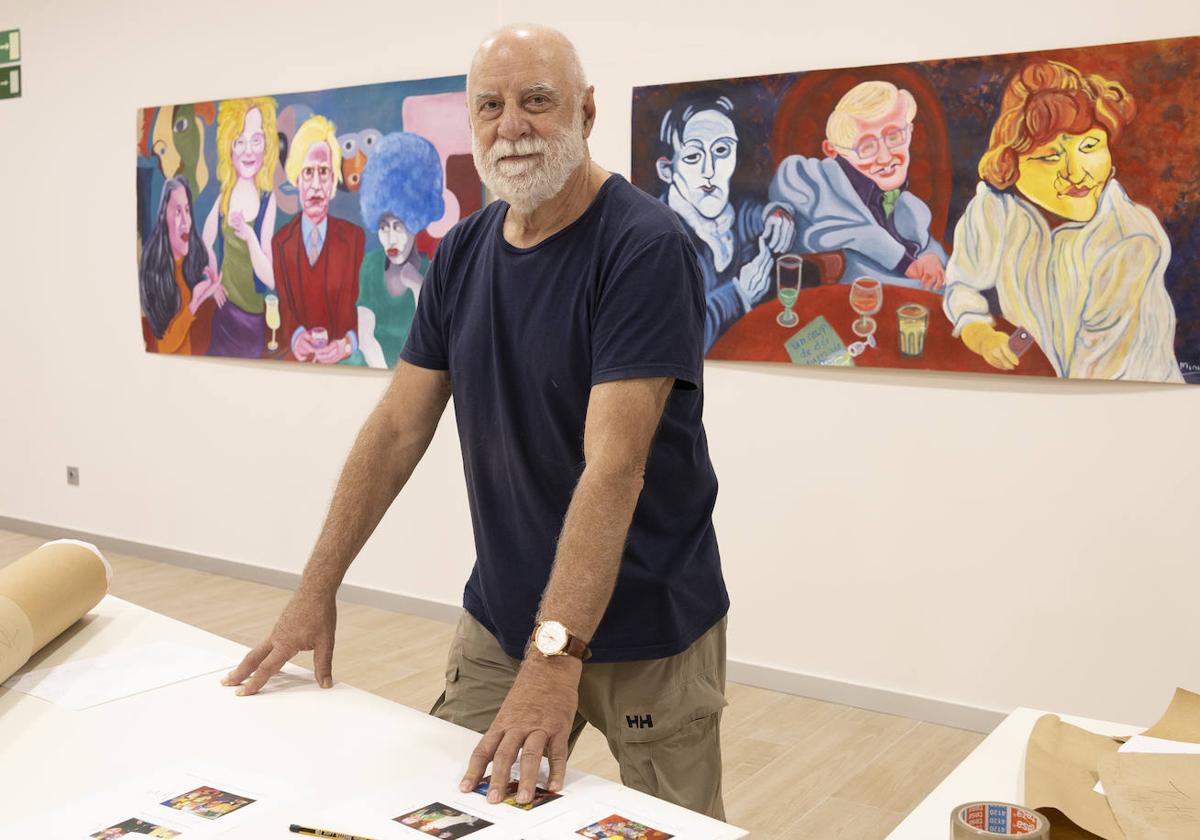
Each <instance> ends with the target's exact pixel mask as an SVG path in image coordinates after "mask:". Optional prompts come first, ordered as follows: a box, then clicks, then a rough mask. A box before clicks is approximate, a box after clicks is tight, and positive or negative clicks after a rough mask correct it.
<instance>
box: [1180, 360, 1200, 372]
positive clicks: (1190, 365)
mask: <svg viewBox="0 0 1200 840" xmlns="http://www.w3.org/2000/svg"><path fill="white" fill-rule="evenodd" d="M1179 369H1180V370H1181V371H1183V372H1184V373H1197V372H1200V364H1196V363H1194V362H1180V363H1179Z"/></svg>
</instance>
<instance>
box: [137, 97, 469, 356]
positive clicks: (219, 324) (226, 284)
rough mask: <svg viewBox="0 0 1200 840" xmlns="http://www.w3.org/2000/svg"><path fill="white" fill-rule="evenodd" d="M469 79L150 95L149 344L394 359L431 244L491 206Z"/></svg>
mask: <svg viewBox="0 0 1200 840" xmlns="http://www.w3.org/2000/svg"><path fill="white" fill-rule="evenodd" d="M465 85H466V79H465V77H463V76H452V77H446V78H438V79H426V80H420V81H411V82H390V83H384V84H373V85H362V86H358V87H346V88H337V89H330V90H323V91H318V92H312V93H293V94H283V95H278V96H247V97H242V98H234V99H224V100H219V101H211V102H191V103H184V104H174V105H161V106H158V107H151V108H143V109H140V110H139V111H138V157H137V213H138V218H137V230H138V288H139V296H140V301H141V313H142V319H141V320H142V337H143V340H144V342H145V346H146V349H147V351H149V352H153V353H163V354H181V355H192V356H223V357H233V358H241V359H263V360H281V361H296V362H305V363H310V364H321V365H357V366H365V367H373V368H390V367H394V366H395V364H396V360H397V358H398V357H399V355H400V351H401V350H402V349H403V347H404V342H405V341H406V339H407V338H408V332H409V329H410V327H411V325H412V321H413V316H414V314H415V312H416V308H417V303H418V301H419V300H420V295H421V287H422V284H423V282H424V279H425V274H426V272H427V271H428V268H429V265H430V261H431V259H432V257H433V253H434V250H435V249H436V248H437V244H438V242H439V241H440V240H441V238H442V237H443V236H444V235H445V234H446V232H447V231H448V230H449V229H450V227H451V226H453V225H454V223H455V222H457V221H458V220H459V219H461V218H463V217H465V216H467V215H469V214H470V213H472V212H474V211H475V210H478V209H479V208H480V207H482V206H483V186H482V184H481V182H480V180H479V176H478V175H477V174H476V172H475V167H474V164H473V163H472V159H471V134H470V129H469V127H468V123H467V113H466V94H465Z"/></svg>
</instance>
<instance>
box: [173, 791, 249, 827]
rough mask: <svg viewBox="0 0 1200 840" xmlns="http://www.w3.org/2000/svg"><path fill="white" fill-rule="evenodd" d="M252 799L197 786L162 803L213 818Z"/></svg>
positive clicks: (221, 815) (185, 811)
mask: <svg viewBox="0 0 1200 840" xmlns="http://www.w3.org/2000/svg"><path fill="white" fill-rule="evenodd" d="M253 801H254V800H253V799H249V798H248V797H245V796H238V795H237V794H236V793H230V792H229V791H227V790H218V789H217V788H214V787H198V788H196V789H195V790H190V791H188V792H187V793H184V794H180V795H179V796H176V797H175V798H174V799H168V800H167V801H166V802H163V803H162V804H163V805H166V806H167V807H168V808H174V809H175V810H176V811H183V812H184V813H185V814H192V815H193V816H197V817H204V819H206V820H215V819H218V818H220V817H223V816H225V815H226V814H232V813H233V812H234V811H236V810H237V809H238V808H245V807H246V806H247V805H249V804H250V803H251V802H253Z"/></svg>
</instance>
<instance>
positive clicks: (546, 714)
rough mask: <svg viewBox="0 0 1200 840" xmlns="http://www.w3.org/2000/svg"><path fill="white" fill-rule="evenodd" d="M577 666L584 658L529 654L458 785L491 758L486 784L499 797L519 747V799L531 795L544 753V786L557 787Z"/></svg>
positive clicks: (471, 780)
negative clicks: (546, 761)
mask: <svg viewBox="0 0 1200 840" xmlns="http://www.w3.org/2000/svg"><path fill="white" fill-rule="evenodd" d="M582 672H583V663H582V662H580V661H579V660H578V659H576V658H575V657H574V656H551V657H545V658H543V657H542V656H541V654H538V653H532V654H530V657H529V658H528V659H526V660H525V663H524V664H523V665H522V666H521V670H520V672H518V674H517V679H516V681H515V682H514V683H513V686H512V688H511V689H509V691H508V696H507V697H505V698H504V704H503V705H502V706H501V707H500V711H499V713H497V715H496V719H495V720H494V721H492V725H491V727H490V728H489V729H488V731H487V734H485V735H484V736H483V738H482V739H481V740H480V742H479V744H478V746H476V747H475V750H474V752H472V753H471V761H470V763H469V764H468V765H467V774H466V775H465V776H463V780H462V784H461V785H460V787H459V789H460V790H461V791H462V792H464V793H468V792H470V791H473V790H474V789H475V787H476V785H478V784H479V782H480V780H481V779H482V778H483V775H484V772H485V771H486V770H487V765H488V762H489V761H490V762H492V781H491V785H490V786H489V787H488V793H487V797H488V802H491V803H493V804H495V803H498V802H501V801H503V800H504V797H505V796H506V793H505V791H506V790H507V788H508V781H509V779H510V778H511V777H512V768H513V765H514V764H516V762H517V760H518V753H519V754H520V772H521V782H520V785H519V786H518V788H517V802H518V803H520V804H522V805H524V804H527V803H529V802H531V801H533V794H534V789H535V788H536V786H537V777H538V768H539V767H540V766H541V762H542V755H543V754H545V755H546V756H547V757H548V758H549V759H550V781H549V782H548V788H549V789H550V790H551V791H559V790H561V789H562V786H563V779H564V777H565V776H566V773H567V742H568V740H569V739H570V737H571V726H572V724H574V722H575V710H576V708H577V707H578V705H579V677H580V675H581V674H582Z"/></svg>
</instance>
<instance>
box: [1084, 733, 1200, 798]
mask: <svg viewBox="0 0 1200 840" xmlns="http://www.w3.org/2000/svg"><path fill="white" fill-rule="evenodd" d="M1117 752H1123V753H1159V754H1163V753H1166V754H1171V755H1200V744H1193V743H1190V742H1188V741H1168V740H1167V739H1166V738H1148V737H1146V736H1145V735H1134V736H1133V737H1132V738H1130V739H1129V740H1128V741H1126V742H1125V743H1124V744H1122V745H1121V748H1120V749H1119V750H1117ZM1092 790H1094V791H1096V793H1104V785H1102V784H1100V783H1099V782H1096V786H1095V787H1094V788H1092Z"/></svg>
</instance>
